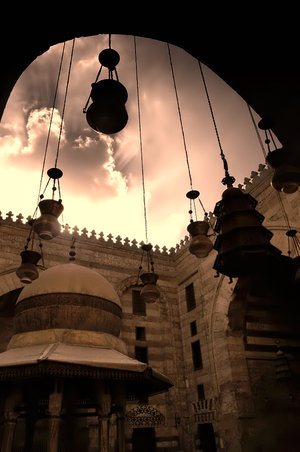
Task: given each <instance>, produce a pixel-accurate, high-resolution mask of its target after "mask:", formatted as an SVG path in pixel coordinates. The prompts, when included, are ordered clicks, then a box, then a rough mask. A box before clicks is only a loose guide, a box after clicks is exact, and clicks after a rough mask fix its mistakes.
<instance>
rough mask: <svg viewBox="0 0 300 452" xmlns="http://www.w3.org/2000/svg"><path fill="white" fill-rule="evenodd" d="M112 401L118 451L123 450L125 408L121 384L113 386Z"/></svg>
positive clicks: (124, 394)
mask: <svg viewBox="0 0 300 452" xmlns="http://www.w3.org/2000/svg"><path fill="white" fill-rule="evenodd" d="M114 402H115V404H116V416H117V445H118V449H117V450H118V452H125V409H126V391H125V386H124V385H123V384H121V383H120V384H118V385H116V386H115V390H114Z"/></svg>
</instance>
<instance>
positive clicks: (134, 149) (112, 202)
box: [0, 35, 265, 248]
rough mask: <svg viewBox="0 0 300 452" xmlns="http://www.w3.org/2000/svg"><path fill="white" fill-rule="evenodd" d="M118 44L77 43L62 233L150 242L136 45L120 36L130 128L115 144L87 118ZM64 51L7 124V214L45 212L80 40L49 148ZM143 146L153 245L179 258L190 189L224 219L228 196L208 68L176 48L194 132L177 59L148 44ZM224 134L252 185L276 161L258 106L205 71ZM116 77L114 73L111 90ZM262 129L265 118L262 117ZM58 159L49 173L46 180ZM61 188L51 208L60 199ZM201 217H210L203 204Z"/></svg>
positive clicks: (234, 162)
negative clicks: (268, 154) (105, 61)
mask: <svg viewBox="0 0 300 452" xmlns="http://www.w3.org/2000/svg"><path fill="white" fill-rule="evenodd" d="M108 43H109V41H108V35H99V36H92V37H86V38H77V39H76V40H75V47H74V54H73V60H72V66H71V73H70V80H69V88H68V95H67V99H66V104H65V113H64V121H63V128H62V134H61V139H60V145H59V155H58V162H57V166H58V167H59V168H60V169H61V170H62V171H63V177H62V178H61V180H60V185H61V194H62V201H63V205H64V212H63V215H62V216H61V217H60V219H59V220H60V223H62V224H68V225H69V226H71V227H74V226H77V227H78V228H79V230H82V229H83V228H86V229H87V230H88V231H89V233H90V232H91V231H92V230H95V231H96V233H97V234H99V233H100V232H103V233H104V235H105V236H107V235H108V234H112V235H113V236H114V237H116V236H118V235H120V236H121V237H122V239H124V238H125V237H128V238H129V239H130V240H133V239H136V240H137V241H138V242H140V241H144V242H145V241H147V240H146V231H145V221H144V205H143V190H142V176H141V146H140V138H139V121H138V103H137V82H136V62H135V54H134V39H133V37H132V36H122V35H112V37H111V47H112V48H113V49H115V50H116V51H117V52H118V53H119V54H120V63H119V64H118V65H117V72H118V77H119V81H120V82H121V83H122V84H123V85H124V86H125V87H126V89H127V91H128V100H127V102H126V110H127V112H128V116H129V119H128V123H127V125H126V127H125V128H124V129H123V130H122V131H121V132H119V133H117V134H115V135H104V134H100V133H97V132H95V131H94V130H92V129H91V128H90V126H89V125H88V123H87V121H86V117H85V114H83V111H82V110H83V107H84V106H85V104H86V101H87V99H88V96H89V94H90V90H91V83H93V82H94V81H95V78H96V75H97V73H98V70H99V68H100V63H99V61H98V55H99V53H100V52H101V51H102V50H103V49H105V48H107V47H108V45H109V44H108ZM62 46H63V44H58V45H56V46H53V47H51V48H50V49H49V51H48V52H46V53H45V54H43V55H41V56H40V57H38V58H37V59H36V60H35V61H34V62H33V63H32V64H31V65H30V66H29V68H27V70H26V71H24V73H23V74H22V75H21V77H20V78H19V80H18V82H17V84H16V85H15V88H14V90H13V91H12V93H11V96H10V98H9V101H8V103H7V106H6V109H5V111H4V115H3V118H2V121H1V123H0V164H1V166H0V168H1V170H0V171H1V177H0V190H1V193H2V196H1V202H0V211H1V212H2V217H4V218H5V216H6V213H7V212H9V211H12V212H13V213H14V215H15V216H16V215H18V214H19V213H22V215H23V216H24V218H26V217H28V216H29V215H31V216H32V215H33V213H34V211H35V210H36V207H37V202H38V194H39V185H40V180H41V175H42V191H43V189H44V188H45V185H46V182H47V180H48V176H47V174H46V172H47V170H48V169H49V168H51V167H53V166H54V162H55V156H56V152H57V148H58V137H59V130H60V126H61V117H62V111H63V102H64V96H65V90H66V80H67V73H68V69H69V62H70V55H71V48H72V41H68V42H67V43H66V47H65V54H64V60H63V65H62V71H61V79H60V84H59V90H58V94H57V101H56V105H55V110H54V114H53V121H52V127H51V133H50V140H49V144H48V145H47V148H46V142H47V134H48V129H49V123H50V117H51V109H52V105H53V98H54V92H55V86H56V80H57V75H58V68H59V63H60V59H61V52H62ZM136 46H137V68H138V82H139V101H140V118H141V137H142V152H143V165H144V184H145V198H146V212H147V238H148V242H151V243H152V245H153V246H154V245H159V246H160V247H163V246H166V247H167V248H171V247H175V246H176V244H177V243H179V242H180V240H182V239H183V238H184V237H185V236H186V235H188V233H187V230H186V228H187V225H188V223H189V213H188V211H189V201H188V199H187V198H186V193H187V192H188V191H189V190H190V181H189V176H188V169H187V164H186V156H185V148H184V139H185V144H186V150H187V153H188V159H189V164H190V169H191V174H192V181H193V188H194V189H196V190H199V191H200V199H201V202H202V204H203V205H204V207H205V210H206V211H208V212H209V211H213V210H214V206H215V204H216V202H217V201H219V200H220V199H221V195H222V192H223V191H224V189H225V187H224V185H222V183H221V180H222V178H223V177H224V170H223V164H222V161H221V159H220V150H219V146H218V142H217V138H216V133H215V130H214V127H213V122H212V118H211V114H210V111H209V107H208V103H207V99H206V95H205V91H204V87H203V82H202V78H201V73H200V70H199V65H198V62H197V60H195V59H194V58H193V57H192V56H191V55H189V54H188V53H187V52H185V51H184V50H182V49H180V48H178V47H176V46H173V45H171V46H170V50H171V56H172V64H173V69H174V75H175V81H176V87H177V94H178V101H179V108H180V114H181V118H182V125H183V133H184V139H183V134H182V129H181V125H180V119H179V113H178V106H177V102H176V94H175V90H174V85H173V79H172V72H171V66H170V60H169V55H168V48H167V45H166V43H162V42H160V41H156V40H152V39H145V38H140V37H137V38H136ZM203 70H204V76H205V80H206V83H207V87H208V91H209V96H210V100H211V104H212V108H213V111H214V116H215V120H216V124H217V129H218V133H219V136H220V140H221V144H222V148H223V151H224V153H225V155H226V158H227V161H228V165H229V171H230V174H231V175H233V176H234V177H235V179H236V185H237V184H239V183H241V184H243V181H244V178H245V177H250V174H251V171H252V170H254V171H257V169H258V165H259V164H260V163H265V162H264V156H263V153H262V150H261V147H260V145H259V141H258V138H257V135H256V131H255V128H254V126H253V123H252V119H251V116H250V114H249V110H248V106H247V104H246V103H245V101H244V100H243V99H241V98H240V96H239V95H238V94H237V93H236V92H235V91H233V90H232V88H230V87H229V86H228V85H227V84H226V83H225V82H224V81H223V80H222V79H220V78H219V77H218V76H217V75H216V74H214V73H213V72H212V71H211V70H210V69H209V68H207V67H206V66H204V65H203ZM106 77H107V70H106V68H103V69H102V72H101V75H100V79H102V78H106ZM253 115H254V117H255V119H256V121H257V122H258V121H259V119H260V118H259V117H258V116H257V115H256V113H255V112H253ZM46 149H47V154H46V162H45V170H44V172H43V171H42V165H43V159H44V155H45V150H46ZM51 196H52V193H51V189H50V188H49V189H47V190H46V191H45V198H47V197H51ZM196 207H197V218H198V219H202V218H203V210H202V208H201V206H200V203H199V204H198V202H197V203H196Z"/></svg>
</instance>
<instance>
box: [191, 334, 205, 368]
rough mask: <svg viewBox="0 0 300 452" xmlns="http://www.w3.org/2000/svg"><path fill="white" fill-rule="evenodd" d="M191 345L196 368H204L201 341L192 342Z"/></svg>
mask: <svg viewBox="0 0 300 452" xmlns="http://www.w3.org/2000/svg"><path fill="white" fill-rule="evenodd" d="M191 346H192V356H193V365H194V370H198V369H202V367H203V366H202V356H201V349H200V341H195V342H192V344H191Z"/></svg>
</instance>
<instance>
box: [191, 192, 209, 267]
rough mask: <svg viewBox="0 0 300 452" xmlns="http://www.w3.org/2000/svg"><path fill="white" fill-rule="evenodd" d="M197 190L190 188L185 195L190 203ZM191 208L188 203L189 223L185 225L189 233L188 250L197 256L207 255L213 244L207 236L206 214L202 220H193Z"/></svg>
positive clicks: (197, 194)
mask: <svg viewBox="0 0 300 452" xmlns="http://www.w3.org/2000/svg"><path fill="white" fill-rule="evenodd" d="M199 194H200V193H199V191H198V190H190V191H189V192H188V193H187V194H186V196H187V198H189V199H190V203H192V201H194V200H195V199H196V198H198V196H199ZM192 212H193V211H192V208H191V205H190V210H189V213H190V215H191V219H190V224H189V225H188V227H187V230H188V232H189V233H190V235H191V241H190V244H189V251H190V253H191V254H193V255H194V256H196V257H197V258H204V257H207V256H208V255H209V253H210V252H211V251H212V249H213V244H212V242H211V240H210V239H209V238H208V235H207V234H208V230H209V227H210V225H209V223H208V220H207V214H206V216H205V219H204V220H202V221H197V220H196V221H194V220H193V219H192Z"/></svg>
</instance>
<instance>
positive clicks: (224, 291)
mask: <svg viewBox="0 0 300 452" xmlns="http://www.w3.org/2000/svg"><path fill="white" fill-rule="evenodd" d="M270 175H271V171H270V169H269V168H267V167H266V166H265V165H261V166H259V168H258V171H253V172H252V173H251V175H250V176H251V177H249V178H248V179H249V180H247V181H246V185H243V186H242V190H243V191H244V192H245V193H246V192H249V193H251V194H252V195H253V196H254V197H255V198H257V200H258V207H259V209H258V210H259V211H260V212H261V213H262V214H263V215H264V216H265V221H264V225H265V226H266V227H268V228H270V230H271V231H272V232H273V233H274V243H276V244H279V245H280V249H281V250H282V251H284V250H285V239H286V236H285V231H286V229H285V224H284V213H283V210H282V206H281V204H280V202H279V201H280V199H279V194H278V193H277V192H275V191H274V190H273V189H272V187H271V185H270ZM280 197H281V199H282V202H283V203H284V206H285V209H286V212H287V215H288V218H289V220H290V224H291V225H292V226H295V227H296V226H297V225H298V224H299V220H300V218H299V216H300V212H299V193H294V194H293V195H289V196H286V195H283V194H280ZM208 218H209V221H210V222H211V226H212V227H213V224H214V223H215V221H216V218H215V216H214V215H213V214H212V213H211V212H210V213H209V215H208ZM28 230H29V229H28V224H26V223H25V220H24V218H23V216H22V215H21V214H19V215H17V216H16V217H15V216H14V215H13V214H12V212H8V213H7V214H6V218H5V219H3V218H2V217H1V216H0V243H1V246H2V248H1V249H2V254H1V258H0V269H1V272H0V294H6V293H7V292H9V291H11V290H14V289H16V288H18V287H20V282H19V280H18V278H17V276H16V274H15V270H16V267H17V266H18V264H19V262H20V251H21V250H22V249H23V248H24V244H25V243H26V237H27V234H28ZM74 238H75V245H76V257H75V262H76V263H78V264H79V265H82V266H85V267H88V268H91V269H94V270H95V271H97V272H99V273H101V274H102V275H103V276H104V277H105V278H106V279H107V280H108V281H109V282H110V283H111V284H112V285H113V287H114V288H115V289H116V292H117V293H118V295H119V297H120V300H121V305H122V312H123V313H122V328H121V333H120V337H121V339H122V340H123V341H124V342H125V344H126V346H127V348H128V353H129V356H131V357H132V358H135V353H136V350H135V347H147V354H148V362H149V364H150V365H151V366H153V367H154V368H155V369H157V370H160V371H161V372H162V373H163V374H164V375H166V376H168V377H169V378H171V379H172V381H173V383H174V387H173V388H172V389H171V390H170V391H169V394H161V395H158V396H155V397H153V399H152V398H150V400H149V404H150V405H152V404H154V402H156V403H157V406H159V409H160V411H161V412H163V413H164V415H165V418H166V424H165V426H164V427H163V429H164V430H162V428H161V429H160V430H159V429H156V435H157V437H159V438H165V439H164V440H161V444H162V443H163V442H164V441H166V438H167V437H168V438H169V437H170V435H171V434H172V435H173V434H174V435H175V436H176V435H177V436H176V438H179V437H180V440H181V444H183V446H182V451H184V452H196V450H197V445H196V443H194V444H192V443H193V441H192V440H191V438H194V436H195V435H196V434H197V428H198V424H197V422H196V421H195V417H194V411H193V403H195V402H197V400H198V389H199V385H203V389H204V395H205V399H204V400H209V399H213V400H217V401H218V403H217V404H216V405H215V409H216V411H215V413H214V414H215V416H216V417H215V420H213V421H212V425H213V429H214V432H215V433H216V436H217V437H218V438H221V439H222V441H223V444H224V445H225V446H226V450H228V452H235V449H234V447H236V444H240V443H241V440H240V439H237V438H238V436H237V433H236V432H242V433H243V434H245V435H248V433H249V426H248V424H247V422H248V421H247V419H248V420H249V419H250V418H251V419H252V420H253V419H254V421H255V422H256V420H258V421H260V418H259V416H261V418H262V419H263V422H270V421H269V420H268V419H267V418H266V417H264V416H263V415H262V413H260V412H259V410H258V411H257V413H254V411H253V403H254V401H255V402H257V400H259V401H260V402H261V400H260V399H259V397H260V396H259V395H258V393H257V392H255V391H256V388H257V385H258V384H261V385H262V387H263V390H264V391H265V392H266V391H268V397H272V391H271V390H270V389H269V388H267V389H266V387H265V386H266V385H268V384H269V383H270V382H271V385H273V386H274V385H275V383H274V381H275V370H274V369H273V373H272V372H271V365H270V364H268V366H269V367H268V376H267V377H266V376H265V375H264V369H265V367H264V363H265V361H268V363H270V362H272V365H273V364H274V363H273V359H274V356H275V353H274V352H272V351H270V350H269V349H270V347H274V350H275V342H274V341H275V340H276V339H278V340H280V341H281V343H282V345H283V346H284V347H286V348H288V350H289V353H288V357H289V359H290V360H291V362H292V364H293V369H296V372H298V367H299V366H298V361H297V359H298V358H297V357H296V358H295V356H293V353H294V351H295V350H296V351H297V350H298V351H297V353H298V352H299V349H300V345H299V339H297V338H296V339H295V338H294V337H292V335H293V334H294V332H295V331H298V330H297V328H295V329H293V330H292V329H291V324H290V323H285V322H286V321H285V320H284V319H286V316H279V315H277V314H276V312H273V311H271V310H268V309H264V310H263V309H262V307H261V306H260V304H261V302H260V304H259V303H255V300H254V302H253V303H252V304H253V306H251V303H250V302H249V300H244V302H245V304H246V306H247V313H248V314H247V315H248V317H247V322H245V326H244V328H242V329H241V330H238V331H236V330H233V329H231V323H232V316H233V315H235V313H232V312H231V310H230V317H229V308H230V306H232V304H231V303H232V301H233V300H234V295H235V291H236V288H237V287H238V284H239V280H238V279H237V278H234V279H233V282H232V283H231V284H229V283H230V279H229V278H228V277H224V276H223V275H219V277H216V276H217V275H216V272H215V271H214V270H213V268H212V267H213V264H214V260H215V257H216V251H215V250H213V251H212V252H211V253H210V254H209V256H208V257H206V258H204V259H197V258H196V257H195V256H193V255H191V254H190V253H189V249H188V245H189V240H190V239H189V237H188V236H185V237H184V238H183V239H182V240H181V241H180V242H179V243H178V244H176V245H174V247H172V248H170V249H167V247H165V246H159V245H154V246H153V256H154V265H155V271H156V272H157V273H158V275H159V279H158V282H157V286H158V288H159V290H160V293H161V297H160V299H159V301H157V302H156V303H155V304H153V305H151V304H150V305H146V307H145V313H142V314H138V313H134V312H133V311H134V309H133V300H132V290H133V289H136V290H139V289H141V283H140V281H139V280H138V271H139V265H140V262H141V255H142V250H141V245H142V244H143V243H144V242H138V241H137V240H136V239H129V238H128V237H125V238H124V239H123V238H122V237H121V236H120V235H116V236H113V234H107V235H106V234H105V233H104V232H100V233H97V232H96V231H95V230H92V231H91V232H89V231H88V230H87V229H86V228H83V229H81V230H79V228H78V227H77V226H75V227H73V228H72V227H70V226H69V225H67V224H66V225H64V226H63V227H62V233H61V235H60V236H58V237H56V238H55V239H54V240H53V241H49V242H48V243H45V242H44V245H45V246H44V257H45V263H46V267H51V266H53V265H56V264H59V263H66V262H67V261H68V253H69V249H70V245H71V243H72V240H73V239H74ZM215 238H216V234H213V231H212V230H211V231H210V239H211V240H212V242H214V240H215ZM275 246H277V245H275ZM41 271H42V270H41ZM191 284H192V285H193V290H194V295H195V307H193V308H192V309H190V310H188V307H187V300H186V287H187V286H188V285H191ZM284 302H285V303H284V305H285V306H289V305H288V302H289V301H288V299H285V300H284ZM0 307H1V304H0ZM274 316H275V317H274ZM274 319H275V320H276V322H275V320H274ZM0 320H1V316H0ZM192 322H196V332H193V329H192V328H191V323H192ZM272 322H273V323H272ZM192 326H193V327H194V326H195V325H192ZM136 327H140V328H145V337H144V338H143V336H142V339H138V337H137V336H136ZM197 341H199V346H200V351H201V360H202V364H201V366H200V368H197V369H195V366H194V357H193V350H192V344H193V343H195V342H197ZM297 356H298V355H297ZM258 362H259V364H258ZM270 375H271V376H270ZM272 375H274V377H273V376H272ZM264 377H265V378H266V382H265V383H264V382H263V378H264ZM272 378H273V380H272ZM270 379H271V380H270ZM261 381H262V382H261ZM275 392H276V391H274V393H275ZM297 400H298V399H297ZM203 403H204V402H203ZM297 403H298V401H297ZM204 405H205V403H204ZM174 413H177V415H178V416H179V418H180V420H181V421H180V423H179V424H178V425H177V428H176V431H175V430H174V429H175V427H174V425H175V424H174V422H175V421H174ZM205 416H206V414H205ZM205 416H204V417H203V419H204V418H205ZM199 419H200V418H199ZM206 419H207V418H206ZM200 425H201V424H200ZM270 425H271V423H270ZM251 428H253V429H254V430H253V431H255V424H254V423H253V427H251ZM162 431H163V432H164V436H163V435H162ZM174 431H175V433H174ZM229 431H230V434H229V433H228V432H229ZM233 440H234V441H233ZM232 444H233V445H234V446H232ZM187 445H188V446H187ZM175 450H176V449H175ZM221 450H222V449H220V452H221ZM223 450H224V448H223ZM218 452H219V450H218Z"/></svg>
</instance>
